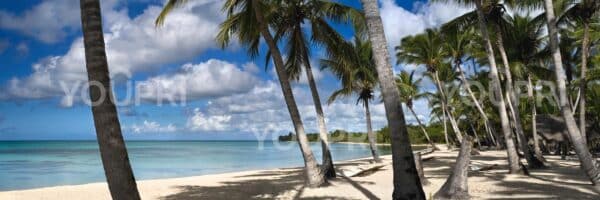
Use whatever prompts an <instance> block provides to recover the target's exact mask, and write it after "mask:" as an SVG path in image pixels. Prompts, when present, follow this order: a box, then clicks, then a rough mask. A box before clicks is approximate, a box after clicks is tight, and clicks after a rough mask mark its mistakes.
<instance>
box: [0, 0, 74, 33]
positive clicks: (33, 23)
mask: <svg viewBox="0 0 600 200" xmlns="http://www.w3.org/2000/svg"><path fill="white" fill-rule="evenodd" d="M79 16H80V14H79V4H78V3H74V2H71V1H43V2H42V3H40V4H38V5H36V6H34V7H33V8H31V9H29V10H26V11H24V12H23V13H21V14H16V13H13V12H10V11H7V10H0V28H3V29H8V30H14V31H18V32H21V33H23V34H25V35H28V36H31V37H34V38H36V39H38V40H40V41H42V42H45V43H55V42H58V41H60V40H61V39H63V38H65V37H66V36H67V35H68V34H69V33H72V32H74V30H77V29H78V28H79V26H81V24H80V23H81V21H80V17H79Z"/></svg>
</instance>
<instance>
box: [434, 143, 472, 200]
mask: <svg viewBox="0 0 600 200" xmlns="http://www.w3.org/2000/svg"><path fill="white" fill-rule="evenodd" d="M471 146H473V145H472V142H471V140H469V138H468V136H466V137H464V138H463V140H462V142H461V145H460V152H459V153H458V157H457V158H456V164H454V168H453V169H452V173H451V174H450V176H449V177H448V179H446V182H445V183H444V185H442V187H441V188H440V190H439V191H438V192H436V193H435V195H434V196H433V199H469V184H468V181H467V180H468V178H469V162H470V161H471Z"/></svg>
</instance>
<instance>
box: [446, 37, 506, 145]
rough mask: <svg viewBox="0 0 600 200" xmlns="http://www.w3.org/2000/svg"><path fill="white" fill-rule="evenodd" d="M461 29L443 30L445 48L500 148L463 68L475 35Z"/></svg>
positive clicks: (471, 49)
mask: <svg viewBox="0 0 600 200" xmlns="http://www.w3.org/2000/svg"><path fill="white" fill-rule="evenodd" d="M460 29H461V28H458V27H446V28H444V29H442V31H443V37H444V41H446V43H445V48H446V51H448V52H449V54H450V56H451V57H452V59H453V60H454V67H455V68H456V69H457V70H458V75H459V78H460V80H461V82H462V84H463V87H464V89H465V90H466V91H467V93H468V94H469V97H470V98H471V100H472V101H473V103H474V104H475V107H476V108H477V111H479V114H480V115H481V117H482V118H483V123H484V126H485V130H486V132H487V133H488V134H489V135H490V138H491V140H492V143H494V144H495V145H496V146H498V143H496V140H494V136H493V134H492V129H491V127H490V125H489V124H490V120H489V118H488V117H487V115H486V113H485V111H484V110H483V107H482V106H481V104H480V103H479V101H478V100H477V98H476V97H475V94H474V93H473V91H472V90H471V84H470V83H469V82H468V81H467V78H466V76H465V73H464V72H463V70H462V67H461V65H462V63H463V59H464V58H465V57H466V56H467V53H468V52H469V51H473V48H474V47H473V39H474V38H475V33H474V32H473V29H471V28H469V29H467V31H463V30H460Z"/></svg>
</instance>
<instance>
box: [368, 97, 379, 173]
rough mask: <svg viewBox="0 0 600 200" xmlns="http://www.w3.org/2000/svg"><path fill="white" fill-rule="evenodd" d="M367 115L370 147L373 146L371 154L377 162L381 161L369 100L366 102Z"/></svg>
mask: <svg viewBox="0 0 600 200" xmlns="http://www.w3.org/2000/svg"><path fill="white" fill-rule="evenodd" d="M365 115H366V119H367V139H368V140H369V148H371V155H372V156H373V160H374V161H375V162H377V163H380V162H381V159H380V158H379V152H378V151H377V144H376V138H375V133H374V132H373V127H372V124H371V111H370V110H369V102H365Z"/></svg>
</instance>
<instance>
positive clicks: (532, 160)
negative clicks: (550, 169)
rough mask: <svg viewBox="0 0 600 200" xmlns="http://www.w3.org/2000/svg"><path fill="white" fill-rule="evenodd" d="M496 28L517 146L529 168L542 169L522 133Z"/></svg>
mask: <svg viewBox="0 0 600 200" xmlns="http://www.w3.org/2000/svg"><path fill="white" fill-rule="evenodd" d="M496 28H497V31H496V34H497V35H496V36H497V40H498V41H497V44H498V50H499V51H500V57H502V62H503V64H504V75H505V77H506V99H507V101H508V108H509V110H510V112H511V114H512V119H513V123H514V124H515V130H516V133H517V137H518V138H517V139H519V146H520V147H521V151H523V154H524V155H525V160H527V164H529V168H532V169H536V168H542V167H544V163H543V162H542V161H541V160H538V159H537V158H536V157H535V154H534V152H533V150H532V149H531V148H529V145H528V142H527V138H526V137H525V133H524V131H523V125H522V124H521V114H520V111H519V107H518V105H517V102H518V99H517V96H516V95H515V90H514V88H513V87H514V84H513V81H512V72H511V71H510V64H509V62H508V56H507V55H506V50H505V49H504V41H503V38H502V32H501V31H500V29H499V28H498V27H496Z"/></svg>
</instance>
